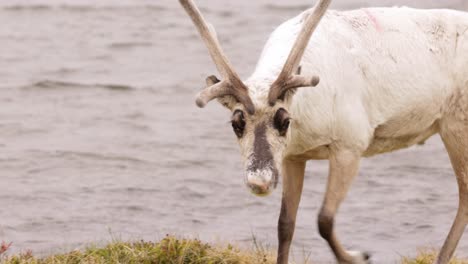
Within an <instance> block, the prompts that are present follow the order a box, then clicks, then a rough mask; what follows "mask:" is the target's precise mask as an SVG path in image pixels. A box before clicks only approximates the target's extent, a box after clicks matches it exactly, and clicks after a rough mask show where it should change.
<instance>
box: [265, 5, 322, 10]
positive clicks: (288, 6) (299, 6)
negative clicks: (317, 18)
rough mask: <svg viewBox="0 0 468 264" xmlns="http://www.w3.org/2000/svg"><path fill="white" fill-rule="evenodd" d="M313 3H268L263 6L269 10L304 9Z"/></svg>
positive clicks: (310, 6)
mask: <svg viewBox="0 0 468 264" xmlns="http://www.w3.org/2000/svg"><path fill="white" fill-rule="evenodd" d="M312 7H313V5H311V4H307V5H280V4H273V3H268V4H265V5H263V8H265V9H267V10H271V11H305V10H307V9H310V8H312Z"/></svg>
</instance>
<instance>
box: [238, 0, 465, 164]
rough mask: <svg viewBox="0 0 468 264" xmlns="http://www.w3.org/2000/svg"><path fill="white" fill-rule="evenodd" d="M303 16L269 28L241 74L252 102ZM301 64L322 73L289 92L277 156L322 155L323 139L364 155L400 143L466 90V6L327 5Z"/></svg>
mask: <svg viewBox="0 0 468 264" xmlns="http://www.w3.org/2000/svg"><path fill="white" fill-rule="evenodd" d="M303 16H304V14H301V15H299V16H297V17H295V18H293V19H291V20H288V21H286V22H285V23H284V24H282V25H281V26H280V27H278V28H277V29H276V30H275V31H274V33H273V34H272V35H271V37H270V39H269V41H268V42H267V44H266V46H265V48H264V51H263V53H262V56H261V58H260V60H259V62H258V65H257V68H256V70H255V72H254V74H253V75H252V76H251V77H250V78H249V79H248V80H247V81H246V84H247V86H249V89H250V95H251V97H252V99H253V101H254V103H255V104H256V108H258V109H261V108H263V107H264V108H266V107H267V106H266V105H265V102H266V100H265V98H266V96H267V93H268V90H269V88H270V85H271V83H272V82H273V81H274V80H275V79H276V78H277V76H278V74H279V72H280V71H281V69H282V67H283V65H284V62H285V60H286V58H287V55H288V54H289V52H290V50H291V47H292V45H293V42H294V41H295V39H296V37H297V34H298V32H299V31H300V29H301V26H302V22H303V21H302V19H303ZM301 65H302V75H318V76H320V78H321V82H320V84H319V85H318V86H317V87H315V88H301V89H299V90H298V92H297V93H296V95H295V96H294V97H293V99H292V102H291V105H290V106H289V112H290V114H291V116H292V118H293V123H292V127H291V129H290V130H289V131H290V134H289V135H288V142H287V147H286V150H285V154H284V155H285V156H297V155H308V156H307V157H308V158H311V159H314V158H317V159H321V158H327V156H326V154H325V155H318V154H317V153H316V152H314V151H316V150H319V149H320V148H321V147H323V146H327V145H329V144H332V143H333V144H342V145H344V146H346V147H348V148H351V149H355V150H358V151H361V152H362V153H363V155H364V156H371V155H375V154H379V153H384V152H388V151H393V150H396V149H400V148H404V147H408V146H411V145H413V144H416V143H420V142H421V141H424V140H426V139H427V138H428V137H430V136H432V135H433V134H435V133H437V127H436V125H435V124H436V122H437V121H438V119H439V118H440V117H441V116H442V115H443V114H444V112H445V111H449V110H450V109H448V108H450V104H449V102H448V101H449V98H450V96H451V95H453V94H455V93H457V91H458V92H459V91H460V89H461V90H464V91H467V90H468V15H467V14H466V13H463V12H458V11H450V10H417V9H411V8H372V9H361V10H354V11H346V12H339V11H328V13H327V14H326V15H325V17H324V18H323V20H322V22H321V23H320V24H319V26H318V28H317V31H316V32H315V33H314V35H313V36H312V39H311V41H310V43H309V45H308V48H307V50H306V52H305V55H304V57H303V60H302V63H301ZM259 111H261V110H259ZM308 153H310V154H308Z"/></svg>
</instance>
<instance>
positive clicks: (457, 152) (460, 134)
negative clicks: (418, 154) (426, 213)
mask: <svg viewBox="0 0 468 264" xmlns="http://www.w3.org/2000/svg"><path fill="white" fill-rule="evenodd" d="M467 92H468V91H467ZM467 103H468V94H464V93H463V92H462V93H461V94H460V96H457V99H456V102H455V104H452V105H453V106H454V109H452V112H451V114H450V115H449V116H448V117H447V118H445V119H444V120H442V122H441V131H440V134H441V137H442V140H443V141H444V144H445V147H446V149H447V152H448V154H449V156H450V160H451V162H452V166H453V169H454V171H455V174H456V176H457V182H458V187H459V208H458V212H457V216H456V217H455V220H454V223H453V225H452V228H451V230H450V233H449V235H448V236H447V239H446V240H445V243H444V246H443V247H442V249H441V251H440V253H439V256H438V259H437V262H436V263H437V264H447V263H449V261H450V258H451V257H452V256H453V254H454V252H455V249H456V247H457V244H458V242H459V241H460V239H461V237H462V235H463V232H464V230H465V228H466V226H467V224H468V104H467Z"/></svg>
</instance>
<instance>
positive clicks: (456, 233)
mask: <svg viewBox="0 0 468 264" xmlns="http://www.w3.org/2000/svg"><path fill="white" fill-rule="evenodd" d="M180 2H181V4H182V5H183V7H184V8H185V10H186V11H187V12H188V14H189V15H190V17H191V18H192V20H193V22H194V23H195V25H196V27H197V29H198V30H199V32H200V34H201V36H202V38H203V40H204V42H205V44H206V45H207V47H208V50H209V52H210V55H211V57H212V59H213V61H214V62H215V64H216V66H217V69H218V70H219V72H220V73H221V75H222V77H223V79H222V80H218V79H217V78H216V77H214V76H211V77H208V78H207V81H206V82H207V85H208V87H207V88H206V89H204V90H203V91H202V92H201V93H200V94H199V95H198V98H197V104H198V106H200V107H203V106H205V105H206V104H207V103H208V102H209V101H211V100H212V99H215V98H217V99H218V100H219V101H220V102H221V103H222V104H223V105H224V106H225V107H227V108H228V109H229V110H231V111H232V126H233V128H234V132H235V134H236V135H237V137H238V140H239V145H240V149H241V153H242V156H243V159H244V161H245V169H246V184H247V186H248V187H249V188H250V189H251V190H252V192H254V193H255V194H257V195H266V194H268V193H269V192H270V191H271V190H272V189H273V188H274V187H275V186H276V184H277V182H278V175H279V173H278V170H279V169H281V172H282V173H281V174H282V179H283V199H282V208H281V213H280V218H279V223H278V239H279V248H278V260H277V263H278V264H285V263H287V262H288V255H289V248H290V245H291V240H292V237H293V233H294V227H295V221H296V213H297V209H298V205H299V200H300V197H301V192H302V186H303V179H304V170H305V164H306V161H307V160H310V159H328V160H329V161H330V170H329V176H328V184H327V190H326V194H325V199H324V201H323V206H322V208H321V211H320V214H319V217H318V224H319V230H320V234H321V236H322V237H323V238H324V239H326V240H327V241H328V243H329V245H330V248H331V250H332V251H333V253H334V254H335V256H336V259H337V261H338V262H339V263H368V262H369V256H368V255H367V254H365V253H361V252H350V251H346V250H345V249H344V248H343V246H342V245H341V243H340V242H339V240H338V237H337V235H336V234H335V232H334V228H333V223H334V218H335V214H336V212H337V210H338V208H339V205H340V203H341V202H342V201H343V199H344V198H345V195H346V193H347V191H348V189H349V187H350V185H351V182H352V181H353V179H354V177H355V176H356V175H357V173H358V167H359V161H360V159H361V157H369V156H372V155H376V154H380V153H385V152H390V151H394V150H398V149H401V148H406V147H409V146H412V145H414V144H417V143H421V142H424V141H425V140H426V139H428V138H429V137H431V136H432V135H434V134H436V133H438V134H440V136H441V138H442V140H443V142H444V143H445V146H446V149H447V152H448V153H449V156H450V159H451V161H452V165H453V167H454V171H455V174H456V175H457V179H458V185H459V193H460V195H459V209H458V214H457V216H456V218H455V222H454V223H453V226H452V229H451V230H450V233H449V235H448V237H447V239H446V241H445V244H444V246H443V248H442V250H441V251H440V253H439V256H438V259H437V261H436V263H438V264H446V263H448V262H449V260H450V258H451V257H452V255H453V253H454V251H455V248H456V246H457V244H458V241H459V240H460V238H461V236H462V234H463V232H464V229H465V227H466V225H467V223H468V14H466V13H463V12H458V11H450V10H416V9H411V8H370V9H361V10H355V11H345V12H338V11H328V12H327V8H328V6H329V4H330V2H331V0H320V1H319V2H318V3H317V5H316V7H315V8H314V9H312V10H308V11H306V12H304V13H302V14H300V15H299V16H297V17H295V18H293V19H291V20H289V21H286V22H285V23H284V24H282V25H281V26H279V27H278V28H277V29H276V30H275V31H274V33H273V34H272V35H271V37H270V39H269V41H268V42H267V44H266V46H265V48H264V51H263V54H262V56H261V58H260V61H259V62H258V65H257V68H256V70H255V72H254V74H253V75H252V76H251V77H250V78H249V79H248V80H246V81H245V82H243V81H241V79H240V78H239V76H238V75H237V74H236V72H235V71H234V69H233V67H232V65H231V64H230V63H229V61H228V59H227V58H226V56H225V54H224V53H223V51H222V49H221V47H220V45H219V42H218V40H217V38H216V33H215V32H214V29H213V28H212V27H211V26H210V25H208V24H207V23H206V22H205V20H204V19H203V17H202V15H201V13H200V11H199V10H198V9H197V7H196V6H195V5H194V3H193V1H192V0H180ZM322 18H323V19H322ZM321 20H322V22H321V23H320V26H318V25H319V22H320V21H321ZM316 29H317V30H316ZM315 30H316V34H315V36H314V38H312V39H311V36H312V34H313V32H314V31H315ZM313 74H316V75H318V76H320V78H321V82H320V84H319V79H318V77H314V75H313ZM311 86H316V87H315V88H311V89H298V88H301V87H311Z"/></svg>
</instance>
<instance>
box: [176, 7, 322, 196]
mask: <svg viewBox="0 0 468 264" xmlns="http://www.w3.org/2000/svg"><path fill="white" fill-rule="evenodd" d="M179 1H180V3H181V4H182V6H183V7H184V9H185V10H186V11H187V13H188V15H189V16H190V17H191V19H192V21H193V22H194V24H195V26H196V28H197V29H198V31H199V33H200V35H201V37H202V39H203V41H204V42H205V44H206V46H207V48H208V51H209V53H210V55H211V58H212V59H213V61H214V63H215V65H216V67H217V69H218V71H219V72H220V73H221V75H222V77H223V79H222V80H219V79H218V78H216V77H215V76H210V77H208V78H207V79H206V84H207V87H206V88H205V89H204V90H203V91H201V92H200V93H199V94H198V96H197V100H196V103H197V105H198V106H199V107H204V106H205V105H206V104H207V103H208V102H209V101H211V100H213V99H215V98H217V99H218V100H219V101H220V102H221V103H222V104H223V105H224V106H225V107H227V108H228V109H229V110H231V112H232V128H233V130H234V133H235V135H236V137H237V139H238V142H239V145H240V149H241V154H242V157H243V159H244V164H245V170H246V173H245V182H246V185H247V186H248V187H249V188H250V189H251V191H252V192H253V193H254V194H256V195H267V194H269V193H270V192H271V190H272V189H273V188H275V187H276V184H277V182H278V178H279V173H278V170H279V169H280V168H281V163H282V160H283V155H284V150H285V148H286V144H287V137H288V135H289V134H290V133H289V130H290V127H289V126H290V121H291V117H290V115H289V112H288V108H289V105H290V102H291V100H290V99H291V98H292V96H293V95H294V93H295V91H296V90H297V88H300V87H313V86H316V85H317V84H318V83H319V78H318V77H316V76H311V77H306V76H301V75H300V67H299V63H300V61H301V59H302V56H303V55H304V51H305V49H306V47H307V44H308V42H309V40H310V38H311V36H312V33H313V32H314V30H315V28H316V27H317V25H318V23H319V22H320V20H321V18H322V17H323V15H324V14H325V11H326V10H327V8H328V6H329V4H330V2H331V0H320V1H319V3H318V4H317V5H316V7H315V9H314V10H313V12H312V13H311V14H309V16H308V17H307V19H306V21H305V23H304V26H303V29H302V31H301V32H300V33H299V35H298V37H297V40H296V42H295V44H294V46H293V48H292V50H291V53H290V54H289V57H288V59H287V61H286V63H285V65H284V67H283V70H282V71H281V73H280V74H279V76H278V78H277V79H276V81H275V82H273V83H272V84H271V86H270V89H269V92H268V95H267V96H259V97H255V98H254V99H255V100H252V98H251V97H250V95H249V88H248V87H247V86H246V85H245V84H244V82H242V81H241V79H240V77H239V75H238V74H237V73H236V72H235V71H234V68H233V67H232V65H231V63H230V62H229V60H228V59H227V57H226V55H225V54H224V52H223V50H222V49H221V46H220V45H219V41H218V39H217V37H216V33H215V31H214V28H213V27H212V26H211V25H209V24H208V23H207V22H206V21H205V19H204V18H203V16H202V15H201V13H200V11H199V9H198V8H197V7H196V6H195V4H194V3H193V0H179ZM268 85H270V84H268Z"/></svg>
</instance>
